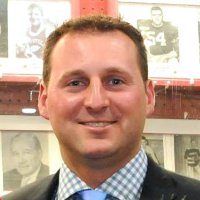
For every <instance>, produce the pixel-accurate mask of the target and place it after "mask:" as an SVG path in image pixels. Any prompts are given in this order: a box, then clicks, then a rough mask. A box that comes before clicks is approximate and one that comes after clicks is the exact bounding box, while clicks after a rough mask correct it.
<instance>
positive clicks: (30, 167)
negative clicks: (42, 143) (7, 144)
mask: <svg viewBox="0 0 200 200" xmlns="http://www.w3.org/2000/svg"><path fill="white" fill-rule="evenodd" d="M11 152H12V156H13V161H14V163H15V166H16V169H17V171H18V172H19V173H20V174H21V175H22V176H29V175H31V174H32V173H34V172H35V171H36V170H37V169H38V167H39V165H40V163H41V151H38V150H36V149H35V145H34V143H33V141H32V140H31V139H28V138H27V137H26V138H17V139H15V140H14V141H13V143H12V149H11Z"/></svg>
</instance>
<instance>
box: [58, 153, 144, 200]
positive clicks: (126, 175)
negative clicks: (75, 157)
mask: <svg viewBox="0 0 200 200" xmlns="http://www.w3.org/2000/svg"><path fill="white" fill-rule="evenodd" d="M146 171H147V156H146V154H145V152H144V150H143V149H141V150H140V151H139V152H138V154H137V155H136V156H135V157H134V158H133V159H132V160H131V161H130V162H128V163H127V164H126V165H125V167H123V168H121V169H120V170H119V171H117V172H116V173H114V174H113V175H112V176H111V177H109V178H108V179H107V180H106V181H105V182H104V183H102V184H101V185H100V186H99V187H98V188H96V190H100V191H104V192H106V193H108V194H110V195H112V196H113V197H116V198H118V199H119V200H139V199H140V195H141V192H142V185H143V182H144V178H145V176H146ZM86 189H92V188H90V187H89V186H88V185H87V184H86V183H85V182H83V181H82V180H81V179H80V178H78V177H77V176H76V175H75V174H74V173H73V172H72V171H70V169H69V168H68V167H67V166H66V165H65V164H62V167H61V169H60V175H59V186H58V191H57V196H56V200H65V199H66V198H68V197H69V196H71V195H72V194H74V193H76V192H78V191H80V190H86Z"/></svg>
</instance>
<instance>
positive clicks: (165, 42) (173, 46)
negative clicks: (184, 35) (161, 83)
mask: <svg viewBox="0 0 200 200" xmlns="http://www.w3.org/2000/svg"><path fill="white" fill-rule="evenodd" d="M149 12H150V18H149V19H138V20H137V27H138V29H139V30H140V31H141V33H142V35H143V37H144V42H145V46H146V47H147V51H148V56H149V61H150V62H152V63H178V62H179V34H178V27H176V26H174V25H173V24H172V23H171V22H169V21H166V20H165V13H164V11H163V9H162V8H161V7H160V6H152V7H151V9H150V11H149Z"/></svg>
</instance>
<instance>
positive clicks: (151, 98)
mask: <svg viewBox="0 0 200 200" xmlns="http://www.w3.org/2000/svg"><path fill="white" fill-rule="evenodd" d="M146 98H147V100H146V102H147V106H146V116H147V117H148V116H150V115H151V114H152V113H153V111H154V107H155V91H154V85H153V82H152V81H151V80H148V81H146Z"/></svg>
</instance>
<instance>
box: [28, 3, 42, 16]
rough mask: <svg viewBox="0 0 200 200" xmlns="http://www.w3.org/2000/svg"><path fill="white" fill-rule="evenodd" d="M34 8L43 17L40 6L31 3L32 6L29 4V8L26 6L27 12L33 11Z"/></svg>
mask: <svg viewBox="0 0 200 200" xmlns="http://www.w3.org/2000/svg"><path fill="white" fill-rule="evenodd" d="M35 8H37V9H38V10H39V11H40V13H41V15H43V9H42V7H41V6H40V5H38V4H36V3H32V4H30V5H29V6H28V10H29V11H31V12H32V11H33V9H35Z"/></svg>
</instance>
